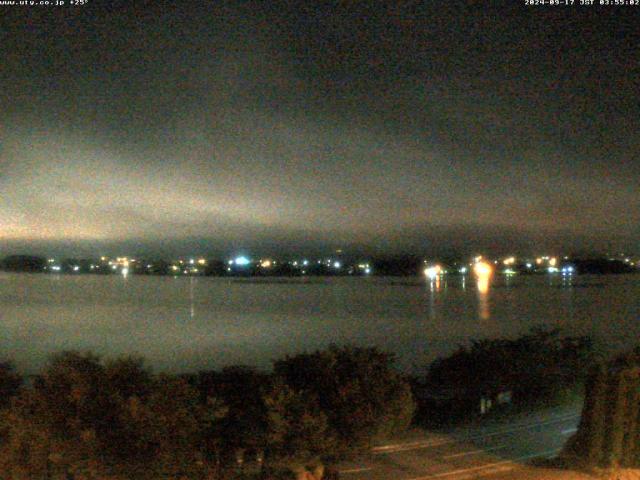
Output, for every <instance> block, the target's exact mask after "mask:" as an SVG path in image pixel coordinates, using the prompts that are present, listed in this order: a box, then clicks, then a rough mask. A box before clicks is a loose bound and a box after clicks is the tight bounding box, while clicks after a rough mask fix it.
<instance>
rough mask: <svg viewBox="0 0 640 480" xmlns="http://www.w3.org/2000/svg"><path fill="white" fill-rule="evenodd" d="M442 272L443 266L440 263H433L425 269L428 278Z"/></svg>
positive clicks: (432, 277)
mask: <svg viewBox="0 0 640 480" xmlns="http://www.w3.org/2000/svg"><path fill="white" fill-rule="evenodd" d="M441 273H442V267H441V266H440V265H433V266H431V267H427V268H425V269H424V274H425V276H426V277H427V278H429V279H431V280H433V279H434V278H436V277H437V276H438V275H440V274H441Z"/></svg>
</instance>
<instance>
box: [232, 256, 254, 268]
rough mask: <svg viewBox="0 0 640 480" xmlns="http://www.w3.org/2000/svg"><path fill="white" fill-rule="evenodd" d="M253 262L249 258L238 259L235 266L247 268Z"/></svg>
mask: <svg viewBox="0 0 640 480" xmlns="http://www.w3.org/2000/svg"><path fill="white" fill-rule="evenodd" d="M249 263H251V261H250V260H249V259H248V258H247V257H236V259H235V264H236V265H238V266H241V267H242V266H246V265H249Z"/></svg>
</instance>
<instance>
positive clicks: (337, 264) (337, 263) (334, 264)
mask: <svg viewBox="0 0 640 480" xmlns="http://www.w3.org/2000/svg"><path fill="white" fill-rule="evenodd" d="M341 266H342V264H341V263H340V262H333V268H340V267H341Z"/></svg>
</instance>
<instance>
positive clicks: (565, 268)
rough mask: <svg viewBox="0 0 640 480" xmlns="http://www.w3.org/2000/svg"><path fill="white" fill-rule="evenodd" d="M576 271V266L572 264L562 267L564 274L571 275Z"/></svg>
mask: <svg viewBox="0 0 640 480" xmlns="http://www.w3.org/2000/svg"><path fill="white" fill-rule="evenodd" d="M573 272H574V268H573V267H571V266H568V267H562V273H563V274H564V275H571V274H572V273H573Z"/></svg>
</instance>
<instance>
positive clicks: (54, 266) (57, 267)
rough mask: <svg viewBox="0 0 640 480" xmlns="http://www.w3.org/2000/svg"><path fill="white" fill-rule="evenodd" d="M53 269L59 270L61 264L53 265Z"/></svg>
mask: <svg viewBox="0 0 640 480" xmlns="http://www.w3.org/2000/svg"><path fill="white" fill-rule="evenodd" d="M51 270H53V271H54V272H59V271H60V266H59V265H53V266H52V267H51Z"/></svg>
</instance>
